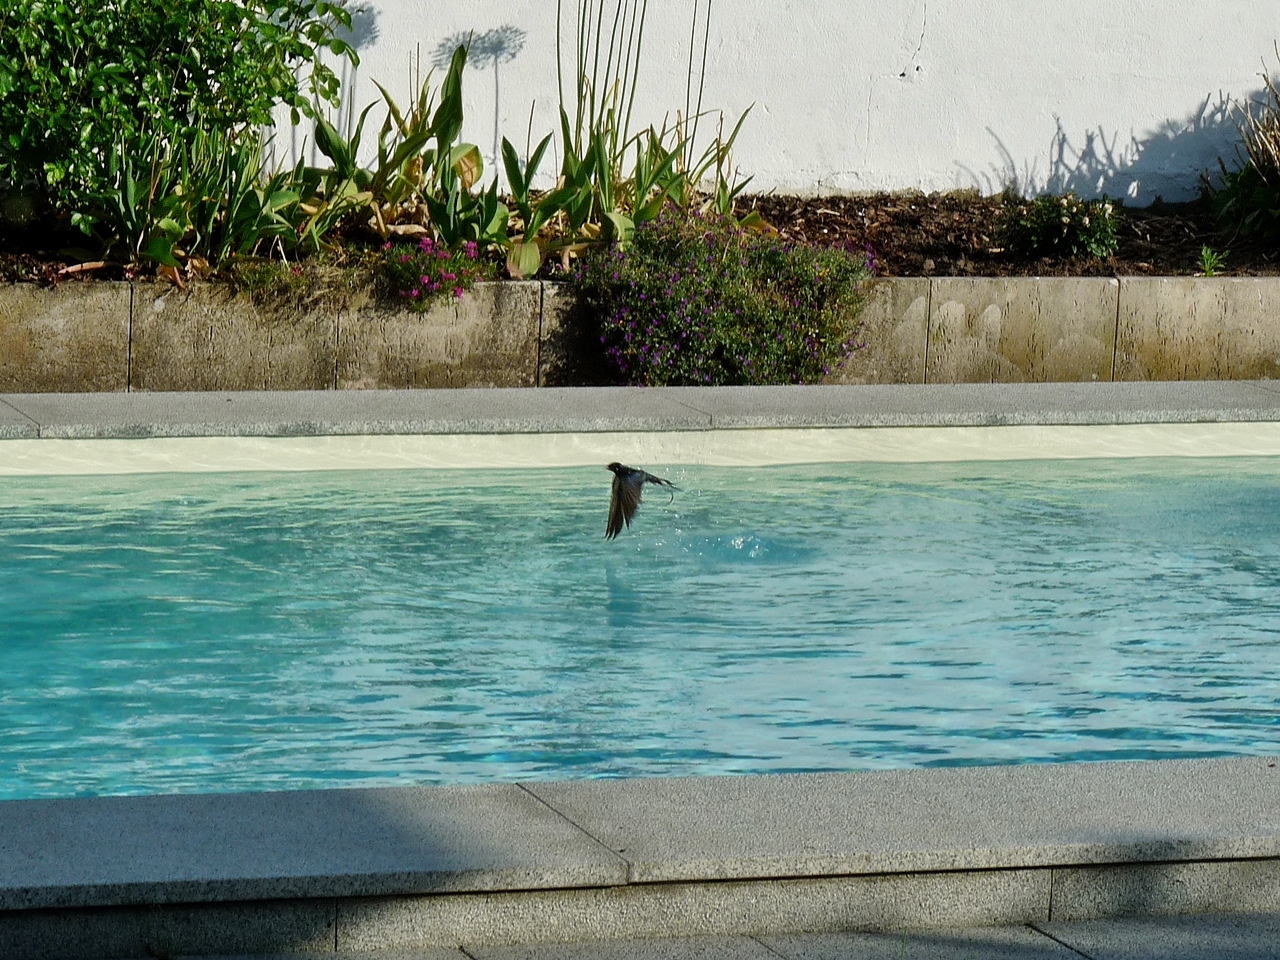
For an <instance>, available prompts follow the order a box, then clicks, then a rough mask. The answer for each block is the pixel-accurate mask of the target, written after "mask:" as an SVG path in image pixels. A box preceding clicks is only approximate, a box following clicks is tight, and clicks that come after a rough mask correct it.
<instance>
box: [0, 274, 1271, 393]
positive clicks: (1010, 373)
mask: <svg viewBox="0 0 1280 960" xmlns="http://www.w3.org/2000/svg"><path fill="white" fill-rule="evenodd" d="M564 313H565V300H564V297H563V295H562V294H560V293H559V290H558V288H557V285H556V284H548V283H541V282H534V281H530V282H521V283H491V284H481V285H479V286H477V287H476V288H475V290H473V291H472V292H471V293H470V294H469V295H468V296H467V297H466V298H465V299H463V300H461V301H453V302H448V303H444V304H441V305H439V306H436V307H435V308H433V309H432V310H430V311H427V312H426V313H422V314H419V313H414V312H412V311H409V310H397V309H387V308H385V307H378V306H375V305H374V304H373V303H372V302H371V301H370V299H369V297H368V295H367V294H366V293H357V294H356V295H354V296H352V297H348V298H343V299H341V300H336V299H335V300H332V301H329V300H326V299H323V298H322V299H320V300H317V301H314V302H302V303H287V304H283V305H279V306H275V307H273V308H271V309H265V308H263V307H262V306H260V305H259V304H258V303H257V302H255V301H254V299H253V298H251V297H250V296H249V295H248V294H244V293H239V294H237V293H232V292H231V290H230V289H229V288H224V287H219V286H213V285H195V286H193V287H191V288H190V289H188V290H182V291H180V290H177V289H174V288H172V287H168V286H158V285H155V284H143V283H138V284H129V283H89V284H67V285H64V286H61V287H57V288H52V289H43V288H39V287H36V286H33V285H29V284H17V285H14V286H10V287H7V288H3V289H0V392H13V393H44V392H120V391H133V390H151V391H158V390H164V391H181V390H324V389H351V388H355V389H365V388H367V389H378V388H383V389H386V388H411V387H533V386H545V385H547V384H548V383H554V382H556V380H557V377H556V376H555V375H554V374H553V367H556V366H559V367H560V368H561V369H564V368H565V364H564V363H563V361H565V359H566V357H565V351H566V350H567V349H571V347H569V346H566V343H565V341H564V338H563V337H562V333H563V332H564V328H563V325H562V324H563V317H564ZM864 320H865V324H866V326H865V328H864V335H863V340H864V341H865V343H866V348H865V349H864V350H861V351H859V352H858V353H857V354H856V355H855V356H854V357H853V358H852V359H851V360H850V361H849V362H848V363H847V364H846V365H845V368H844V369H843V370H841V371H839V372H838V373H837V374H836V375H834V376H833V377H832V378H831V380H832V382H836V383H1022V382H1044V381H1059V382H1076V381H1106V380H1117V381H1135V380H1215V379H1220V380H1242V379H1250V380H1256V379H1269V378H1273V377H1280V279H1277V278H1212V279H1208V278H1179V277H1165V278H1137V277H1126V278H1121V279H1110V278H1001V279H988V278H957V277H938V278H932V279H929V278H904V279H883V280H876V281H874V282H873V283H872V284H871V285H870V288H869V291H868V302H867V308H866V312H865V314H864ZM569 367H570V368H571V367H572V365H571V364H570V365H569ZM560 379H561V382H563V378H560Z"/></svg>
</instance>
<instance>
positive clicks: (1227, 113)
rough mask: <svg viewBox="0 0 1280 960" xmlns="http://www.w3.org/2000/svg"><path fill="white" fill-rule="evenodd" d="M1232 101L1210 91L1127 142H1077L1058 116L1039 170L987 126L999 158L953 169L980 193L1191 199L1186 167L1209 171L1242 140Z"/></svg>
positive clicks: (1110, 135) (1102, 136)
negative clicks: (978, 167) (982, 166)
mask: <svg viewBox="0 0 1280 960" xmlns="http://www.w3.org/2000/svg"><path fill="white" fill-rule="evenodd" d="M1264 93H1265V90H1257V89H1255V90H1254V91H1252V92H1251V93H1250V94H1249V95H1248V96H1247V97H1246V98H1245V99H1244V100H1243V101H1241V102H1244V103H1248V104H1254V103H1256V102H1257V101H1258V99H1259V96H1260V94H1264ZM1236 103H1237V102H1236V101H1233V100H1232V98H1230V97H1228V96H1226V95H1223V94H1217V95H1212V96H1208V97H1206V98H1205V99H1204V101H1203V102H1202V103H1201V104H1200V105H1199V106H1198V107H1197V108H1196V109H1195V110H1193V111H1191V112H1190V113H1189V114H1188V116H1187V117H1186V118H1185V119H1184V120H1181V121H1177V120H1166V121H1165V122H1164V123H1163V124H1162V125H1161V126H1160V127H1159V129H1157V130H1155V131H1154V132H1151V133H1149V134H1147V135H1145V136H1143V137H1141V138H1139V137H1136V136H1131V137H1130V138H1129V139H1128V140H1127V141H1125V140H1123V139H1122V135H1121V134H1120V132H1119V131H1107V130H1106V129H1104V128H1102V127H1098V128H1097V129H1094V130H1089V131H1086V132H1085V133H1084V135H1083V137H1082V138H1080V139H1078V140H1077V139H1075V138H1073V136H1072V135H1071V133H1070V132H1068V131H1067V129H1066V128H1065V127H1064V126H1063V124H1062V121H1061V119H1056V120H1055V127H1056V129H1055V130H1054V133H1053V136H1052V138H1051V140H1050V145H1049V153H1048V165H1047V169H1046V170H1044V171H1043V172H1042V170H1041V169H1040V167H1039V164H1038V162H1037V161H1035V160H1032V161H1026V160H1024V161H1022V162H1021V163H1019V161H1018V160H1017V159H1016V158H1015V157H1014V156H1013V153H1012V151H1010V150H1009V148H1008V146H1007V145H1006V144H1005V142H1004V139H1003V138H1002V137H1001V136H1000V134H999V133H998V132H997V131H995V130H992V129H991V128H990V127H988V128H987V132H988V133H989V134H990V135H991V138H992V139H993V140H994V141H995V146H996V150H997V152H998V153H999V155H1000V158H1001V162H1000V163H999V164H996V165H993V166H992V167H991V168H990V170H989V171H987V172H978V171H975V170H972V169H970V168H969V167H966V166H964V165H958V166H959V167H960V169H961V170H962V171H963V173H964V176H965V177H967V178H968V180H969V181H970V184H971V185H972V186H975V187H977V188H978V189H979V190H981V191H982V192H983V193H986V194H992V193H999V192H1002V191H1007V192H1010V193H1014V194H1017V195H1020V196H1031V195H1034V194H1039V193H1051V194H1059V195H1060V194H1066V193H1074V194H1076V195H1077V196H1081V197H1096V196H1107V197H1111V198H1114V199H1118V200H1122V201H1124V202H1126V203H1130V204H1133V205H1135V206H1147V205H1148V204H1151V203H1153V202H1157V201H1163V202H1170V203H1179V202H1187V201H1193V200H1196V199H1197V193H1196V189H1195V187H1194V186H1192V185H1190V184H1189V182H1188V179H1187V175H1186V174H1187V171H1188V170H1192V171H1198V172H1201V173H1206V174H1212V173H1214V172H1216V171H1217V170H1218V160H1219V158H1220V157H1231V156H1233V155H1234V154H1235V153H1236V150H1237V147H1238V144H1239V142H1240V131H1239V129H1238V128H1237V120H1236V117H1235V113H1236Z"/></svg>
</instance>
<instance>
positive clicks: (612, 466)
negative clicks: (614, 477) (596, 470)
mask: <svg viewBox="0 0 1280 960" xmlns="http://www.w3.org/2000/svg"><path fill="white" fill-rule="evenodd" d="M605 469H606V470H612V471H613V472H614V473H617V472H618V471H619V470H621V469H622V464H620V463H618V462H617V461H616V460H615V461H614V462H613V463H611V464H609V465H608V466H607V467H605Z"/></svg>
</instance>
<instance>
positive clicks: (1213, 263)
mask: <svg viewBox="0 0 1280 960" xmlns="http://www.w3.org/2000/svg"><path fill="white" fill-rule="evenodd" d="M1229 256H1231V251H1230V250H1223V251H1222V252H1221V253H1214V252H1213V249H1212V248H1211V247H1207V246H1204V247H1201V248H1200V272H1201V273H1203V274H1204V275H1205V276H1206V277H1213V276H1216V275H1217V273H1218V271H1219V270H1221V269H1222V263H1223V261H1224V260H1226V259H1227V257H1229Z"/></svg>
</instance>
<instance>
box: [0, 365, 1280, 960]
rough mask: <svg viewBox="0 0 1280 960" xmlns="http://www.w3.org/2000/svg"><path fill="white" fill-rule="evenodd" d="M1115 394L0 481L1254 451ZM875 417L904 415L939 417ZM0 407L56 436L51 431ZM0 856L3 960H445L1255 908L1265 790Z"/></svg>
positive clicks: (621, 790) (237, 834) (490, 800)
mask: <svg viewBox="0 0 1280 960" xmlns="http://www.w3.org/2000/svg"><path fill="white" fill-rule="evenodd" d="M1136 387H1137V394H1139V402H1138V403H1137V407H1138V408H1139V409H1137V410H1136V412H1135V409H1134V407H1133V405H1132V404H1130V406H1129V407H1126V410H1127V412H1124V411H1122V412H1121V413H1120V414H1119V415H1117V414H1116V412H1115V411H1114V410H1111V411H1110V412H1106V411H1104V413H1103V415H1102V416H1101V417H1099V418H1098V419H1100V420H1102V422H1100V423H1095V424H1080V423H1074V424H1066V425H1059V426H1052V425H1045V424H1034V423H1032V424H1028V423H1021V424H1018V423H1015V424H1013V425H1009V426H981V425H974V424H969V425H965V426H959V427H947V428H936V429H935V428H933V427H930V426H928V425H925V426H923V427H921V426H912V427H902V426H889V427H881V428H879V429H850V428H847V427H845V428H838V429H832V428H831V426H830V424H829V423H828V424H825V425H822V424H820V425H819V426H817V427H812V426H810V427H805V426H803V425H801V426H796V427H790V428H782V429H780V428H776V427H774V428H771V427H769V426H767V424H766V425H765V426H763V427H762V428H761V427H757V429H754V430H749V431H738V430H701V431H696V430H695V431H692V432H690V431H688V430H687V429H686V430H684V431H681V432H680V433H679V434H671V433H665V432H662V431H641V432H638V433H637V432H633V431H632V429H631V428H632V427H633V426H637V427H642V426H643V424H642V423H641V424H637V423H636V422H635V420H636V418H635V417H632V418H631V419H630V421H629V422H627V423H625V424H614V425H613V427H614V428H613V429H599V430H594V429H593V430H587V431H578V432H572V431H570V432H565V431H561V432H560V433H559V434H558V435H556V436H555V437H553V438H550V439H549V438H548V437H546V436H537V435H530V434H520V433H508V434H505V435H500V434H484V433H473V434H467V435H457V434H453V435H450V434H443V433H441V434H436V435H434V436H426V435H409V434H401V435H397V436H393V435H386V434H384V435H375V436H362V437H261V436H239V437H218V438H212V437H198V436H185V437H156V438H153V439H143V438H142V437H140V436H139V433H138V432H137V430H136V427H135V428H133V429H134V430H135V432H133V433H132V434H130V433H129V432H128V429H129V428H127V427H126V429H125V430H124V431H123V432H124V437H123V438H121V433H122V431H121V428H120V426H119V424H117V425H116V426H115V427H112V426H111V425H110V424H108V426H107V427H106V428H105V431H106V432H107V433H110V432H111V431H112V430H115V433H114V435H115V436H116V437H117V439H111V440H102V439H93V440H77V439H64V440H53V439H32V440H21V439H19V440H8V441H3V442H0V472H3V473H4V474H5V475H9V476H17V475H27V476H32V475H42V474H44V475H47V474H54V473H64V474H77V473H80V474H86V473H107V472H116V471H119V472H161V473H163V472H168V471H173V470H205V471H225V470H254V469H257V470H287V469H295V470H296V469H348V468H351V467H356V468H368V467H379V468H386V467H395V466H404V467H419V468H421V467H455V466H503V467H510V466H549V465H563V466H570V465H587V464H596V465H598V464H601V463H603V462H607V461H608V460H612V459H620V458H622V459H631V460H635V461H636V462H637V463H644V464H662V463H666V464H674V463H689V464H693V463H707V464H723V465H732V464H743V463H749V464H755V465H763V464H782V463H802V462H823V461H840V460H859V459H862V460H882V461H890V462H891V461H895V460H897V461H911V460H922V461H923V460H957V461H963V460H983V459H998V460H1007V459H1025V458H1028V457H1041V458H1043V457H1048V458H1053V457H1075V458H1088V457H1099V456H1105V457H1133V456H1187V457H1197V456H1211V457H1230V456H1268V457H1270V456H1277V455H1280V390H1277V388H1276V387H1275V386H1273V385H1271V384H1270V383H1261V384H1253V385H1249V386H1248V387H1246V388H1245V391H1244V392H1243V393H1240V392H1236V393H1232V395H1231V396H1229V397H1226V398H1225V400H1224V397H1223V390H1227V392H1228V393H1230V392H1231V390H1235V389H1236V388H1235V387H1232V388H1229V389H1228V388H1223V387H1219V386H1216V385H1204V384H1201V385H1197V384H1187V385H1168V384H1166V385H1161V386H1160V387H1159V388H1157V387H1156V386H1155V385H1152V392H1151V393H1150V394H1148V396H1150V397H1152V398H1157V397H1158V398H1159V400H1160V402H1153V403H1151V404H1149V405H1148V406H1147V407H1146V408H1145V409H1141V407H1142V404H1141V402H1140V401H1141V396H1140V395H1141V394H1142V392H1143V391H1142V387H1143V385H1136ZM1068 389H1070V385H1068ZM1157 389H1159V390H1163V391H1165V392H1163V393H1159V394H1157V393H1156V392H1155V391H1156V390H1157ZM1170 389H1172V394H1171V393H1170V392H1169V390H1170ZM651 393H657V392H656V391H654V392H651ZM814 395H815V394H813V393H810V394H808V396H809V397H812V396H814ZM982 395H983V391H981V390H978V391H977V392H976V393H973V392H970V393H964V394H956V393H951V394H944V398H949V399H951V400H955V399H956V398H957V397H967V398H969V400H972V399H973V398H974V397H975V396H976V397H978V400H977V406H978V407H981V406H982V399H981V397H982ZM1011 395H1012V396H1013V397H1014V399H1015V400H1017V401H1018V402H1019V403H1021V409H1022V410H1023V411H1024V412H1025V411H1031V416H1030V418H1031V419H1036V418H1037V417H1038V416H1039V415H1040V414H1037V413H1036V410H1037V409H1039V410H1040V413H1041V414H1043V412H1044V409H1045V408H1046V407H1054V405H1055V404H1059V405H1060V404H1061V402H1062V400H1063V398H1064V396H1067V394H1064V393H1063V392H1061V391H1058V392H1055V391H1054V390H1044V389H1036V388H1026V389H1025V390H1021V391H1019V390H1015V391H1013V392H1012V394H1011V392H1010V390H1009V388H1007V387H1006V388H999V389H996V388H993V389H992V390H991V391H990V392H989V393H987V394H986V396H987V397H989V398H990V399H991V400H992V403H991V404H990V406H991V407H992V408H994V409H993V410H988V411H987V412H986V413H985V414H983V413H982V411H981V410H979V412H978V415H979V416H987V417H989V418H990V417H1005V418H1008V417H1010V413H1009V408H1008V402H1009V399H1010V396H1011ZM1173 395H1176V398H1175V399H1176V400H1177V402H1176V403H1172V404H1169V403H1165V402H1164V400H1167V399H1168V398H1169V397H1170V396H1173ZM738 396H739V398H741V397H742V396H744V395H738ZM792 396H795V395H792ZM832 396H836V395H835V394H831V393H827V394H825V397H827V398H830V397H832ZM839 396H841V397H842V398H850V402H852V403H855V404H857V403H860V402H863V401H868V402H869V401H876V402H879V400H877V398H879V399H880V400H882V399H883V398H884V397H885V396H886V395H885V394H883V393H876V392H874V391H861V392H858V391H856V390H855V392H852V393H846V394H841V395H839ZM888 396H889V397H890V398H891V402H892V403H899V402H900V401H901V405H902V406H903V407H910V406H911V405H912V404H915V403H918V402H919V401H920V399H921V397H922V396H924V398H925V399H927V400H931V401H935V400H936V399H937V397H938V394H936V393H934V394H921V393H911V392H909V391H908V392H891V393H890V394H888ZM1090 396H1091V397H1093V398H1095V399H1096V398H1097V397H1099V396H1102V397H1103V399H1104V400H1107V399H1108V398H1110V399H1114V398H1115V397H1116V396H1117V395H1116V394H1098V393H1093V394H1091V395H1090ZM1125 396H1127V397H1128V398H1129V400H1130V401H1131V400H1132V398H1133V396H1134V393H1133V391H1129V392H1127V393H1126V394H1125ZM713 399H714V398H713ZM1068 399H1069V397H1068ZM139 402H140V403H145V402H146V400H145V399H140V401H139ZM365 402H374V398H371V399H370V400H369V401H365ZM787 402H790V401H785V402H784V403H783V404H782V405H783V406H785V405H786V403H787ZM965 402H966V403H968V402H969V401H965ZM1126 402H1128V401H1126ZM0 404H5V405H7V406H8V407H10V408H12V409H15V410H18V411H22V410H23V409H24V407H25V411H26V412H24V413H22V416H23V417H24V418H25V420H24V421H23V422H25V423H29V424H33V425H34V426H33V427H32V428H31V429H36V430H39V431H48V432H46V433H45V436H49V435H50V433H56V432H57V429H58V423H59V420H58V416H57V415H56V411H54V413H53V414H48V413H47V410H46V414H41V415H39V416H32V412H33V411H34V409H35V408H34V406H33V405H32V404H30V403H28V402H27V398H11V397H10V398H0ZM873 405H874V404H873ZM765 406H768V404H765ZM775 406H777V404H775ZM970 406H972V404H970ZM1015 406H1016V404H1015ZM1101 406H1104V407H1105V406H1107V404H1106V403H1103V404H1101ZM1120 406H1124V404H1120ZM1179 409H1180V410H1182V411H1184V412H1183V413H1182V414H1181V415H1180V414H1179V413H1178V410H1179ZM1241 411H1243V412H1241ZM758 412H759V411H757V413H758ZM73 413H74V411H73ZM951 414H952V415H953V414H954V411H952V412H951ZM1055 416H1057V414H1054V413H1052V411H1050V414H1049V415H1048V418H1049V419H1053V418H1054V417H1055ZM2 419H4V417H3V411H0V420H2ZM82 419H88V418H82ZM640 419H643V418H640ZM708 419H712V418H711V417H708ZM725 419H730V420H731V419H732V418H722V419H721V422H724V420H725ZM755 419H756V421H757V423H758V422H759V421H760V420H761V419H763V420H766V421H767V419H768V412H767V411H766V412H765V415H764V416H763V417H760V416H757V417H755ZM776 419H781V420H785V421H786V422H789V423H792V424H794V423H796V422H797V420H798V419H799V420H801V421H803V419H804V418H803V417H801V418H797V417H795V416H788V417H777V418H776ZM812 419H814V418H811V420H812ZM816 419H818V420H822V419H823V418H822V417H817V418H816ZM827 419H828V420H830V419H832V418H827ZM834 419H836V420H839V417H836V418H834ZM937 419H944V417H943V416H941V415H940V416H939V417H937ZM1117 419H1119V420H1121V421H1125V420H1129V421H1133V422H1119V423H1117V422H1116V420H1117ZM1152 419H1155V420H1160V421H1163V422H1161V423H1155V424H1153V423H1150V422H1148V421H1150V420H1152ZM73 420H75V416H73V415H69V416H67V417H64V418H63V420H62V421H61V422H62V424H63V425H64V426H65V424H66V423H68V422H71V421H73ZM1202 420H1216V421H1219V422H1216V423H1202V422H1198V421H1202ZM121 422H123V423H126V424H127V423H129V422H132V423H134V424H136V423H137V419H136V418H135V419H134V420H132V421H128V420H127V419H126V420H124V421H121ZM952 422H954V419H953V420H952ZM988 422H990V420H988ZM51 424H52V427H51V426H50V425H51ZM707 425H708V426H710V424H707ZM90 426H91V427H92V426H93V425H92V424H90ZM608 426H609V424H608V423H605V424H604V427H608ZM22 429H28V428H27V427H23V428H22ZM75 429H82V428H80V427H76V428H75ZM94 429H102V428H101V427H100V425H99V427H94ZM69 432H72V433H74V430H71V431H69ZM186 432H188V433H190V431H186ZM219 432H223V433H225V432H226V431H225V430H220V431H219ZM311 432H315V431H311ZM28 435H29V434H28ZM85 435H86V434H85V433H84V432H81V433H80V434H79V436H85ZM97 435H99V436H101V435H102V433H101V432H100V433H98V434H97ZM0 854H2V855H0V953H3V954H4V955H5V956H10V957H33V958H35V957H40V958H53V957H76V958H80V957H83V958H90V957H93V958H106V957H145V956H166V955H168V956H174V955H180V954H208V955H243V954H257V953H290V952H301V951H310V952H317V953H329V954H333V953H354V952H358V951H363V950H371V949H406V948H429V947H437V948H443V949H444V950H445V951H446V952H445V953H444V954H443V955H445V956H461V955H462V954H460V953H455V952H452V951H454V950H456V949H457V948H459V947H463V946H468V945H470V946H483V945H486V944H502V943H519V942H528V941H572V940H578V939H588V938H600V939H628V938H635V937H647V936H679V935H699V934H729V933H733V934H757V935H758V934H768V933H781V932H788V931H800V930H852V929H862V930H897V929H904V928H920V927H948V926H974V925H993V924H1025V923H1037V922H1051V921H1055V920H1078V919H1088V918H1095V917H1109V916H1142V915H1167V914H1184V913H1203V912H1215V911H1220V912H1278V911H1280V768H1278V767H1277V761H1276V759H1274V758H1266V757H1252V758H1237V759H1218V760H1173V761H1155V762H1137V763H1104V764H1076V763H1068V764H1049V765H1034V766H1011V767H983V768H970V769H961V770H957V769H949V770H927V771H886V772H881V773H865V774H827V775H800V776H756V777H730V778H709V779H703V778H695V779H687V780H663V779H640V780H622V781H583V782H578V783H561V784H528V785H520V784H492V785H480V786H471V787H434V788H432V787H422V788H384V789H369V790H355V791H351V790H330V791H300V792H292V793H284V794H269V793H249V794H221V795H197V796H158V797H138V798H97V799H81V800H47V801H7V802H4V803H2V804H0Z"/></svg>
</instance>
